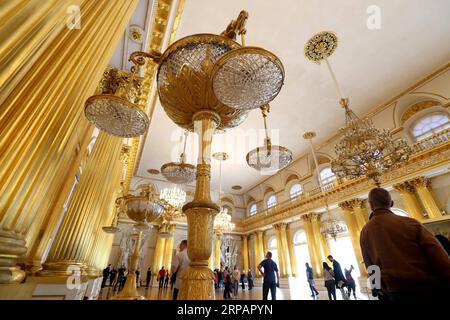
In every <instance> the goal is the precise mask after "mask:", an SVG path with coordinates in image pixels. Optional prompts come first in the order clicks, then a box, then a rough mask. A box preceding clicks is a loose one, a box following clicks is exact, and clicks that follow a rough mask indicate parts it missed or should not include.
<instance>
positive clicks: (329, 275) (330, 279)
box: [322, 262, 336, 300]
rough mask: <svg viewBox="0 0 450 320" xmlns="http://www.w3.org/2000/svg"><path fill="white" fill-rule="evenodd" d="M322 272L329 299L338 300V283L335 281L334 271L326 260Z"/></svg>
mask: <svg viewBox="0 0 450 320" xmlns="http://www.w3.org/2000/svg"><path fill="white" fill-rule="evenodd" d="M322 273H323V279H324V280H325V288H327V292H328V299H330V300H336V283H335V281H334V272H333V270H332V269H331V268H330V266H329V265H328V263H326V262H324V263H323V272H322ZM331 298H333V299H331Z"/></svg>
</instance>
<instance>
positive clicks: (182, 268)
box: [171, 240, 191, 300]
mask: <svg viewBox="0 0 450 320" xmlns="http://www.w3.org/2000/svg"><path fill="white" fill-rule="evenodd" d="M187 247H188V242H187V240H183V241H181V242H180V245H179V246H178V248H179V249H180V252H178V253H177V254H176V256H175V258H174V259H173V261H172V270H171V271H172V274H174V273H175V274H176V276H175V284H174V286H173V296H172V298H173V300H177V298H178V291H179V290H180V288H181V285H182V281H183V273H184V272H186V270H187V268H188V267H189V264H190V263H191V260H189V256H188V253H187Z"/></svg>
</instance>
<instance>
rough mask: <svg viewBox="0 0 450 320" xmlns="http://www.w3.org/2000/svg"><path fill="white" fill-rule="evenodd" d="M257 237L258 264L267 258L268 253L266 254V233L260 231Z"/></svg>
mask: <svg viewBox="0 0 450 320" xmlns="http://www.w3.org/2000/svg"><path fill="white" fill-rule="evenodd" d="M256 235H257V239H258V258H259V261H258V263H260V262H261V261H262V260H264V258H265V257H266V252H264V231H262V230H258V231H256Z"/></svg>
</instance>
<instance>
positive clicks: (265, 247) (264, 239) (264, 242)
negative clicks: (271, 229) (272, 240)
mask: <svg viewBox="0 0 450 320" xmlns="http://www.w3.org/2000/svg"><path fill="white" fill-rule="evenodd" d="M267 245H268V243H267V236H266V234H265V233H263V234H262V248H263V249H262V251H263V257H264V258H265V257H266V252H267V251H269V249H268V248H267Z"/></svg>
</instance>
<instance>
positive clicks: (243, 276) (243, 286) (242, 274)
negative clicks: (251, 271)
mask: <svg viewBox="0 0 450 320" xmlns="http://www.w3.org/2000/svg"><path fill="white" fill-rule="evenodd" d="M245 278H246V276H245V270H242V273H241V284H242V290H245Z"/></svg>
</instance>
